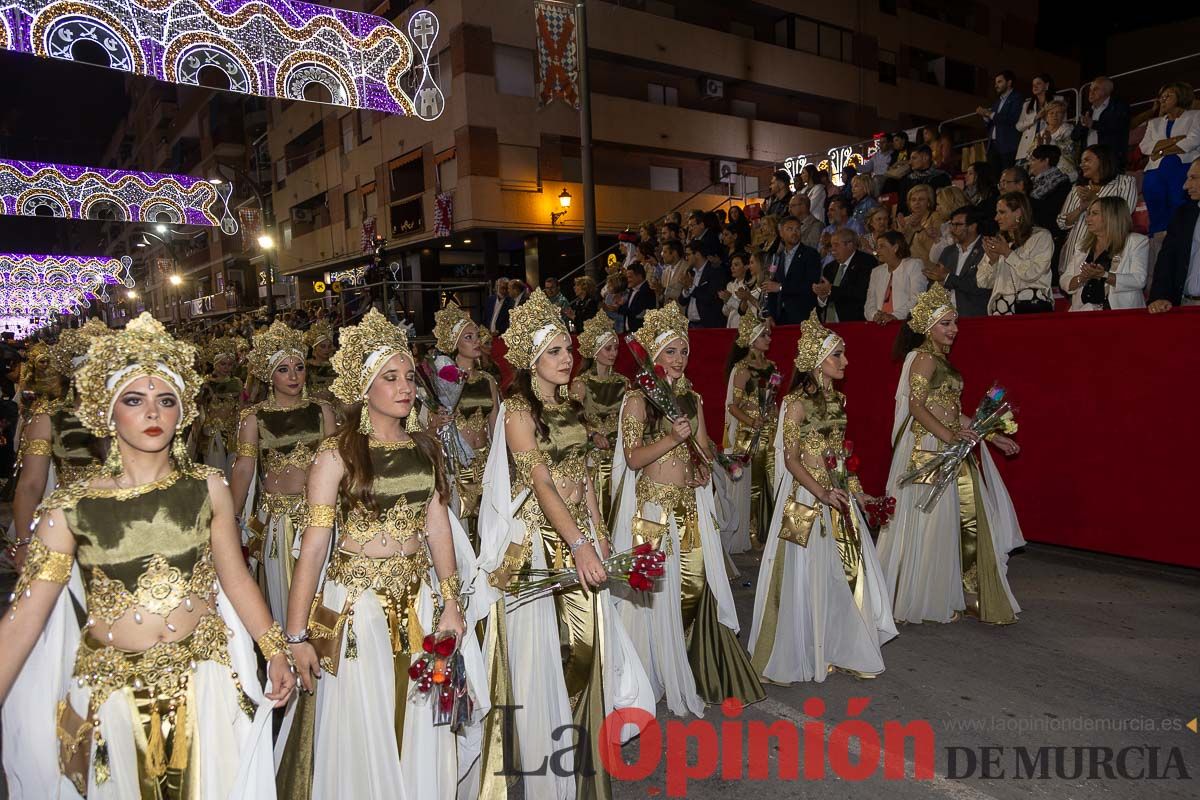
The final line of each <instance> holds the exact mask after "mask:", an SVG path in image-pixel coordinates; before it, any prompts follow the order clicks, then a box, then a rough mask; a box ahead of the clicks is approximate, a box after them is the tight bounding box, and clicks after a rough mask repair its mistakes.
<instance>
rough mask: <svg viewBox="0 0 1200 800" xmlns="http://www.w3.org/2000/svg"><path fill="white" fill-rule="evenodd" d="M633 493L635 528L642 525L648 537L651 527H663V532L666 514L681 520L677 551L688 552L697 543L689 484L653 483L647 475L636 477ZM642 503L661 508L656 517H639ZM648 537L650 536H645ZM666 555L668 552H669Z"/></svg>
mask: <svg viewBox="0 0 1200 800" xmlns="http://www.w3.org/2000/svg"><path fill="white" fill-rule="evenodd" d="M636 492H637V501H638V516H637V518H635V519H634V527H635V529H636V528H638V527H641V528H644V529H645V532H646V534H647V535H648V536H649V530H650V528H651V527H653V526H663V527H662V532H665V526H666V524H667V515H673V516H675V517H677V518H678V519H680V520H681V521H682V523H683V524H681V525H680V526H679V550H680V552H682V553H687V552H690V551H691V550H693V549H694V548H696V547H698V546H699V545H700V524H699V522H700V514H699V512H698V511H697V509H696V490H695V489H693V488H692V487H690V486H676V485H674V484H671V483H656V482H654V481H652V480H650V479H649V478H639V479H638V482H637V489H636ZM646 503H653V504H654V505H656V506H658V507H659V508H661V509H662V513H661V515H660V518H659V519H658V520H651V519H647V518H645V517H643V516H642V513H643V511H642V509H643V507H644V506H645V504H646ZM639 522H640V523H642V525H641V526H639V525H638V523H639ZM635 532H636V531H635ZM643 538H647V537H643ZM649 538H653V537H652V536H649ZM655 544H657V542H655ZM668 555H670V553H669V552H668Z"/></svg>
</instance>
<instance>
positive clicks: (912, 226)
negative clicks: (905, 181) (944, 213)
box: [896, 184, 945, 268]
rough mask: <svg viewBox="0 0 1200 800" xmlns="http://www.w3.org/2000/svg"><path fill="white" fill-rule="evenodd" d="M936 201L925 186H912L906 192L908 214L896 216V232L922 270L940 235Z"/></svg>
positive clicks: (929, 189) (931, 190)
mask: <svg viewBox="0 0 1200 800" xmlns="http://www.w3.org/2000/svg"><path fill="white" fill-rule="evenodd" d="M936 207H937V199H936V198H935V197H934V194H933V189H931V188H930V187H929V186H926V185H925V184H920V185H918V186H914V187H912V188H911V189H909V191H908V208H909V211H910V213H908V214H897V215H896V230H898V231H899V232H900V233H902V234H903V235H904V240H905V241H906V242H908V246H909V250H910V251H911V253H910V254H911V255H912V257H913V258H915V259H917V260H918V261H920V262H921V266H922V268H924V266H925V262H926V261H928V260H929V250H930V248H931V247H933V243H934V242H936V241H937V240H938V239H939V238H941V235H942V222H944V221H945V220H943V219H942V218H941V217H940V216H938V215H937V213H936Z"/></svg>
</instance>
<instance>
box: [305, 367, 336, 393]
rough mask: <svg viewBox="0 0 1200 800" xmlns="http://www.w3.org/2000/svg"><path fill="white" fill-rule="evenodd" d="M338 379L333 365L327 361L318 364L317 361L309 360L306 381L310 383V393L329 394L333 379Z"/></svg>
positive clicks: (306, 368)
mask: <svg viewBox="0 0 1200 800" xmlns="http://www.w3.org/2000/svg"><path fill="white" fill-rule="evenodd" d="M336 377H337V373H336V372H334V371H333V364H332V363H331V362H329V361H326V362H325V363H324V364H318V363H317V362H316V361H313V360H312V359H309V361H308V363H307V364H306V365H305V381H306V382H307V383H308V391H309V392H312V393H314V394H315V393H317V392H328V391H329V387H330V386H331V385H332V384H333V379H334V378H336Z"/></svg>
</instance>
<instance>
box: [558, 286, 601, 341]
mask: <svg viewBox="0 0 1200 800" xmlns="http://www.w3.org/2000/svg"><path fill="white" fill-rule="evenodd" d="M574 288H575V298H574V299H573V300H571V305H569V306H568V307H567V308H564V309H563V316H564V317H566V318H567V320H568V321H569V322H570V327H571V330H572V331H573V332H575V333H579V332H580V331H582V330H583V323H585V322H587V321H588V320H589V319H591V318H592V317H594V316H596V314H597V312H599V310H600V295H599V293H598V292H597V291H596V282H595V281H594V280H592V278H591V277H589V276H587V275H580V276H579V277H578V278H576V279H575V283H574Z"/></svg>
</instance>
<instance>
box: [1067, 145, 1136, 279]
mask: <svg viewBox="0 0 1200 800" xmlns="http://www.w3.org/2000/svg"><path fill="white" fill-rule="evenodd" d="M1079 172H1080V178H1081V182H1080V185H1078V186H1076V187H1075V188H1074V189H1072V190H1071V192H1070V193H1069V194H1067V199H1066V200H1064V201H1063V204H1062V208H1061V209H1059V212H1058V217H1056V218H1055V222H1056V223H1057V224H1058V228H1059V230H1062V231H1066V232H1067V239H1066V241H1065V242H1063V244H1062V250H1061V252H1060V255H1059V259H1058V266H1059V270H1058V271H1059V274H1060V275H1061V274H1062V273H1063V272H1064V271H1065V270H1066V259H1067V256H1068V255H1069V254H1070V253H1073V252H1074V251H1075V246H1076V245H1077V244H1078V243H1079V237H1081V236H1083V226H1084V222H1083V212H1084V211H1086V210H1087V207H1088V206H1089V205H1091V203H1092V201H1093V200H1095V199H1096V198H1097V197H1120V198H1121V199H1123V200H1124V201H1125V205H1127V206H1128V207H1129V208H1136V207H1137V196H1138V192H1137V181H1135V180H1134V178H1133V176H1132V175H1121V174H1119V173H1118V172H1117V162H1116V159H1114V158H1113V154H1112V151H1111V150H1109V149H1108V148H1107V147H1102V146H1100V145H1092V146H1091V147H1088V148H1086V149H1085V150H1084V151H1083V155H1082V156H1081V157H1080V159H1079Z"/></svg>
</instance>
